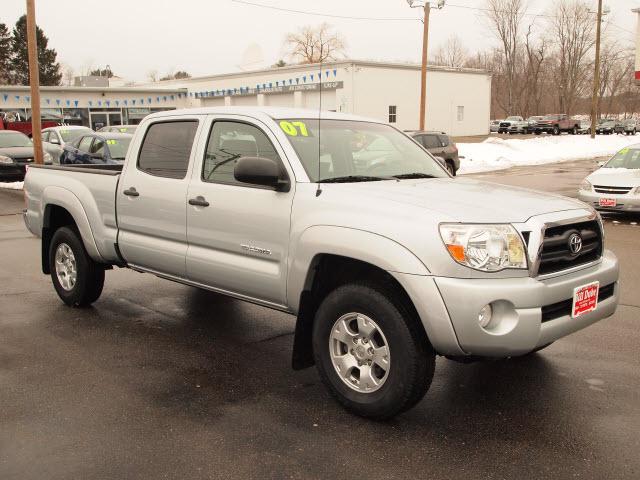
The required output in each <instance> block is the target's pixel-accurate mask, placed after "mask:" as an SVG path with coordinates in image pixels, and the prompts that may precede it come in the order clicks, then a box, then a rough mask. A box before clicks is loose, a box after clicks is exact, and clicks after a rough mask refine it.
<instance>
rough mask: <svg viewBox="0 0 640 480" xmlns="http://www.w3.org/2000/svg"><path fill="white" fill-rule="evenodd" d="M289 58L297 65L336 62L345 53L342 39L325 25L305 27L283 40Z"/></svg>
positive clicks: (344, 44)
mask: <svg viewBox="0 0 640 480" xmlns="http://www.w3.org/2000/svg"><path fill="white" fill-rule="evenodd" d="M284 43H285V48H286V50H287V51H288V55H289V57H291V59H292V60H294V61H297V62H298V63H320V62H325V61H329V60H336V59H338V58H339V57H342V56H343V55H344V52H345V48H346V43H345V41H344V39H343V38H342V37H341V36H340V35H339V34H338V33H337V32H334V31H333V27H331V26H330V25H329V24H327V23H322V24H320V25H318V26H316V27H312V26H305V27H302V28H300V30H298V31H297V32H295V33H289V34H288V35H287V36H286V38H285V41H284Z"/></svg>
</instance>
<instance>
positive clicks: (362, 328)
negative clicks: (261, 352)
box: [313, 284, 435, 419]
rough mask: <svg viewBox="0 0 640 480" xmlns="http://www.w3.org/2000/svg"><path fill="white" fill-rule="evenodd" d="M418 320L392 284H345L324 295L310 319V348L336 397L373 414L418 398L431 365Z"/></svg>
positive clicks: (398, 408)
mask: <svg viewBox="0 0 640 480" xmlns="http://www.w3.org/2000/svg"><path fill="white" fill-rule="evenodd" d="M418 322H419V320H418V319H416V318H415V314H412V313H411V311H410V309H409V308H407V306H406V305H404V304H403V302H402V301H401V300H398V299H397V296H396V295H395V294H394V290H393V289H392V288H385V287H379V286H373V285H366V284H348V285H344V286H341V287H338V288H337V289H336V290H334V291H333V292H331V293H330V294H329V295H327V297H326V298H325V299H324V300H323V301H322V304H321V305H320V308H319V309H318V312H317V313H316V317H315V320H314V325H313V353H314V356H315V360H316V366H317V368H318V372H319V373H320V377H321V378H322V381H323V382H324V384H325V386H326V387H327V388H328V389H329V391H330V392H331V394H332V395H333V396H334V397H335V398H336V399H337V400H338V402H340V403H341V404H342V405H343V406H344V407H345V408H346V409H348V410H349V411H351V412H353V413H355V414H357V415H361V416H363V417H369V418H376V419H385V418H390V417H392V416H394V415H396V414H398V413H401V412H403V411H405V410H408V409H409V408H411V407H412V406H414V405H415V404H416V403H418V402H419V401H420V400H421V399H422V397H423V396H424V395H425V393H426V392H427V390H428V389H429V385H430V384H431V379H432V378H433V371H434V368H435V353H434V350H433V348H432V347H431V345H430V343H429V341H428V340H427V338H426V335H425V334H424V330H422V327H421V326H420V325H419V323H418Z"/></svg>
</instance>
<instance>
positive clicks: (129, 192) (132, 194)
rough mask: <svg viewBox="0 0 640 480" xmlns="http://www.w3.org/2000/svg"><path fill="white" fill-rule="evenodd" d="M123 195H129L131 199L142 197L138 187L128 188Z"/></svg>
mask: <svg viewBox="0 0 640 480" xmlns="http://www.w3.org/2000/svg"><path fill="white" fill-rule="evenodd" d="M122 193H124V194H125V195H128V196H130V197H138V196H140V194H139V193H138V191H137V190H136V187H131V188H127V189H126V190H125V191H123V192H122Z"/></svg>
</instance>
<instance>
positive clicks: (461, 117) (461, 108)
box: [458, 105, 464, 122]
mask: <svg viewBox="0 0 640 480" xmlns="http://www.w3.org/2000/svg"><path fill="white" fill-rule="evenodd" d="M463 120H464V106H463V105H458V121H459V122H462V121H463Z"/></svg>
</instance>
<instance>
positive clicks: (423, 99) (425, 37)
mask: <svg viewBox="0 0 640 480" xmlns="http://www.w3.org/2000/svg"><path fill="white" fill-rule="evenodd" d="M430 12H431V4H430V2H425V4H424V25H423V30H422V68H421V71H420V130H424V127H425V126H424V123H425V115H426V109H427V56H428V52H429V13H430Z"/></svg>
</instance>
